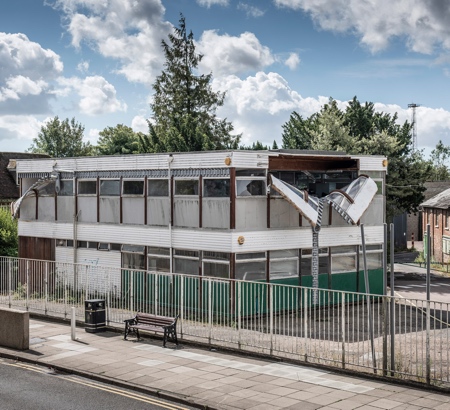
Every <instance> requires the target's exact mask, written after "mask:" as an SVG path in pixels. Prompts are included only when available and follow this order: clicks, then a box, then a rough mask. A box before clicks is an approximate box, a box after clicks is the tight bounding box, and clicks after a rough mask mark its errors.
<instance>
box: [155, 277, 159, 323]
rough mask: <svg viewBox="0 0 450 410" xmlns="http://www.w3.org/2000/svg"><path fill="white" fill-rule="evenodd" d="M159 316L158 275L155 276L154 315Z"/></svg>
mask: <svg viewBox="0 0 450 410" xmlns="http://www.w3.org/2000/svg"><path fill="white" fill-rule="evenodd" d="M157 314H159V274H158V273H156V274H155V315H157Z"/></svg>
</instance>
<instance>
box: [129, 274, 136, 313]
mask: <svg viewBox="0 0 450 410" xmlns="http://www.w3.org/2000/svg"><path fill="white" fill-rule="evenodd" d="M128 273H129V274H130V279H131V280H130V308H131V311H132V312H135V309H134V277H133V275H134V271H132V270H130V271H128Z"/></svg>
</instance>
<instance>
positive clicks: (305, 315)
mask: <svg viewBox="0 0 450 410" xmlns="http://www.w3.org/2000/svg"><path fill="white" fill-rule="evenodd" d="M303 294H304V297H303V306H304V309H303V340H304V344H305V361H308V353H307V349H308V340H307V339H308V289H307V288H303Z"/></svg>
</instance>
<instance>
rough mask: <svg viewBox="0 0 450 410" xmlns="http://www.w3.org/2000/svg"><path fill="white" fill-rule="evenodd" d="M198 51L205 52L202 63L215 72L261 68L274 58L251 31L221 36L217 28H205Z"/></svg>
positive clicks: (216, 74) (205, 68)
mask: <svg viewBox="0 0 450 410" xmlns="http://www.w3.org/2000/svg"><path fill="white" fill-rule="evenodd" d="M197 51H198V52H200V53H202V54H204V57H203V60H202V61H201V63H200V67H201V68H202V69H203V70H205V71H206V72H209V71H212V72H213V74H214V76H223V75H228V74H240V73H245V72H248V71H254V70H260V69H261V68H264V67H267V66H269V65H271V64H272V63H273V62H274V61H275V59H274V57H273V55H272V53H271V51H270V49H269V48H268V47H265V46H263V45H261V43H260V42H259V40H258V39H257V37H256V36H255V35H254V34H253V33H249V32H245V33H242V34H241V35H240V36H239V37H235V36H230V35H228V34H225V35H222V36H221V35H219V34H218V33H217V31H215V30H207V31H204V32H203V34H202V36H201V38H200V40H199V42H198V44H197Z"/></svg>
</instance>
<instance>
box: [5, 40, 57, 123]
mask: <svg viewBox="0 0 450 410" xmlns="http://www.w3.org/2000/svg"><path fill="white" fill-rule="evenodd" d="M0 62H1V63H0V114H4V115H13V114H43V113H48V112H49V100H50V99H52V98H53V95H52V91H51V89H52V85H51V84H52V83H53V82H54V80H55V79H56V78H58V77H59V76H60V75H61V73H62V71H63V64H62V62H61V60H60V57H59V56H58V55H57V54H56V53H55V52H53V51H52V50H47V49H44V48H42V47H41V46H40V45H39V44H38V43H35V42H33V41H30V40H29V39H28V37H27V36H26V35H24V34H6V33H0Z"/></svg>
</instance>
